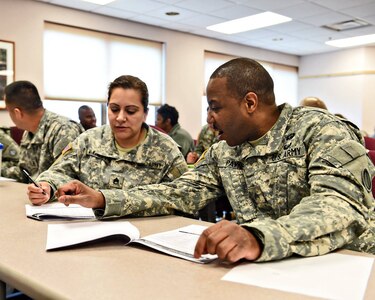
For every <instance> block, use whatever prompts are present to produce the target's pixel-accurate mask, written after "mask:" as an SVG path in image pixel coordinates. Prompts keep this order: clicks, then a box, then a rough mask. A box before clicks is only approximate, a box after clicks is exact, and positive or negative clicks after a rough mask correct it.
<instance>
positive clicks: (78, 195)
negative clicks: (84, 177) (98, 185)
mask: <svg viewBox="0 0 375 300" xmlns="http://www.w3.org/2000/svg"><path fill="white" fill-rule="evenodd" d="M56 197H57V200H58V201H59V202H61V203H64V204H65V205H66V206H68V205H69V204H73V203H75V204H79V205H81V206H84V207H88V208H104V206H105V202H104V196H103V194H102V193H101V192H99V191H96V190H94V189H92V188H90V187H88V186H87V185H85V184H83V183H82V182H80V181H78V180H73V181H71V182H69V183H67V184H65V185H63V186H61V187H60V188H58V190H57V192H56Z"/></svg>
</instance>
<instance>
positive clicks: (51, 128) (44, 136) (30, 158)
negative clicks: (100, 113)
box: [2, 110, 83, 183]
mask: <svg viewBox="0 0 375 300" xmlns="http://www.w3.org/2000/svg"><path fill="white" fill-rule="evenodd" d="M82 131H83V130H82V127H81V126H80V125H79V124H78V123H76V122H74V121H72V120H69V119H68V118H66V117H63V116H61V115H58V114H55V113H53V112H50V111H48V110H45V112H44V115H43V117H42V119H41V120H40V123H39V126H38V129H37V131H36V133H35V134H33V133H31V132H29V131H25V132H24V134H23V136H22V140H21V145H20V148H21V151H20V159H19V163H18V166H14V167H11V168H8V169H5V170H4V171H3V172H2V174H3V176H5V177H9V178H14V179H16V180H17V181H20V182H25V183H27V182H28V181H27V178H25V177H24V175H23V173H22V171H21V168H22V169H26V170H27V171H28V172H29V174H30V175H31V176H32V177H34V178H35V177H37V176H38V175H39V174H40V173H42V172H43V171H45V170H47V169H48V168H49V167H50V166H51V165H52V163H53V162H54V161H55V160H56V158H57V157H58V156H59V155H60V154H61V152H62V150H63V149H64V148H65V146H66V145H67V144H68V143H69V142H71V141H73V140H74V139H75V138H76V137H77V136H78V135H79V134H80V133H81V132H82Z"/></svg>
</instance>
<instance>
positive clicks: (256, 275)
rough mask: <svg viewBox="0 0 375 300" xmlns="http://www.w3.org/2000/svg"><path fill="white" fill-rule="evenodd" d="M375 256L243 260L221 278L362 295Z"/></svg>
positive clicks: (351, 297) (343, 299)
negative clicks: (253, 261)
mask: <svg viewBox="0 0 375 300" xmlns="http://www.w3.org/2000/svg"><path fill="white" fill-rule="evenodd" d="M373 262H374V259H373V258H370V257H364V256H354V255H346V254H338V253H331V254H327V255H324V256H316V257H305V258H300V257H298V258H297V257H296V258H288V259H284V260H281V261H274V262H265V263H244V264H242V265H239V266H237V267H235V268H233V269H232V270H231V271H229V272H228V273H227V274H226V275H225V276H224V277H223V278H222V280H227V281H233V282H238V283H243V284H249V285H255V286H260V287H264V288H269V289H276V290H282V291H285V292H291V293H297V294H304V295H308V296H313V297H320V298H326V299H339V300H356V299H363V297H364V296H365V292H366V287H367V282H368V279H369V276H370V273H371V269H372V264H373Z"/></svg>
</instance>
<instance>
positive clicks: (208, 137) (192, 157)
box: [186, 124, 219, 164]
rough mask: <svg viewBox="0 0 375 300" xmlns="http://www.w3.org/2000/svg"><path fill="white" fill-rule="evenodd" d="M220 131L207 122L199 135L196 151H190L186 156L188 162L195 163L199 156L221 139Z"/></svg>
mask: <svg viewBox="0 0 375 300" xmlns="http://www.w3.org/2000/svg"><path fill="white" fill-rule="evenodd" d="M218 135H219V133H218V132H217V131H216V130H214V129H213V128H212V127H210V124H206V125H204V126H203V127H202V129H201V132H200V133H199V136H198V141H197V145H196V146H195V150H194V152H189V153H188V155H187V158H186V161H187V163H188V164H193V163H195V162H196V161H197V160H198V158H199V157H200V156H201V155H202V154H203V152H204V151H206V150H207V149H208V148H210V147H211V146H212V144H214V143H216V142H218V141H219V138H218Z"/></svg>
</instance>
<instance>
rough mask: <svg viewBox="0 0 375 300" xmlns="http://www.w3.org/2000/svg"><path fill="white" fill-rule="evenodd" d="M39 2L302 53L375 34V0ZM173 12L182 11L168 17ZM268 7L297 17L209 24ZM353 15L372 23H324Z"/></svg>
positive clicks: (58, 0) (329, 49)
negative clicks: (246, 27) (247, 27)
mask: <svg viewBox="0 0 375 300" xmlns="http://www.w3.org/2000/svg"><path fill="white" fill-rule="evenodd" d="M36 1H42V2H48V3H50V4H54V5H60V6H65V7H71V8H74V9H79V10H83V11H88V12H91V13H95V14H102V15H107V16H112V17H116V18H121V19H125V20H129V21H134V22H139V23H144V24H149V25H154V26H158V27H162V28H168V29H172V30H177V31H182V32H188V33H190V34H195V35H200V36H205V37H210V38H214V39H219V40H224V41H229V42H233V43H237V44H243V45H248V46H253V47H259V48H263V49H268V50H274V51H279V52H283V53H289V54H294V55H300V56H302V55H309V54H316V53H323V52H328V51H335V50H338V48H335V47H332V46H328V45H326V44H325V43H324V42H325V41H327V40H330V39H341V38H346V37H352V36H357V35H366V34H375V0H115V1H113V2H111V3H109V4H107V5H104V6H100V5H96V4H92V3H88V2H85V1H82V0H36ZM170 11H173V12H179V15H177V16H167V15H166V14H165V13H166V12H170ZM264 11H272V12H274V13H278V14H282V15H284V16H287V17H290V18H292V19H293V20H292V21H291V22H287V23H284V24H279V25H274V26H270V27H267V28H266V29H256V30H252V31H247V32H242V33H237V34H232V35H226V34H221V33H217V32H214V31H210V30H207V29H206V27H207V26H209V25H213V24H217V23H220V22H224V21H228V20H231V19H236V18H241V17H245V16H248V15H252V14H257V13H261V12H264ZM354 19H359V20H362V21H365V22H367V23H368V24H369V25H367V26H364V27H360V28H351V29H346V30H342V31H335V30H332V29H327V28H323V27H322V26H324V25H330V24H333V23H340V22H346V21H349V20H354Z"/></svg>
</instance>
